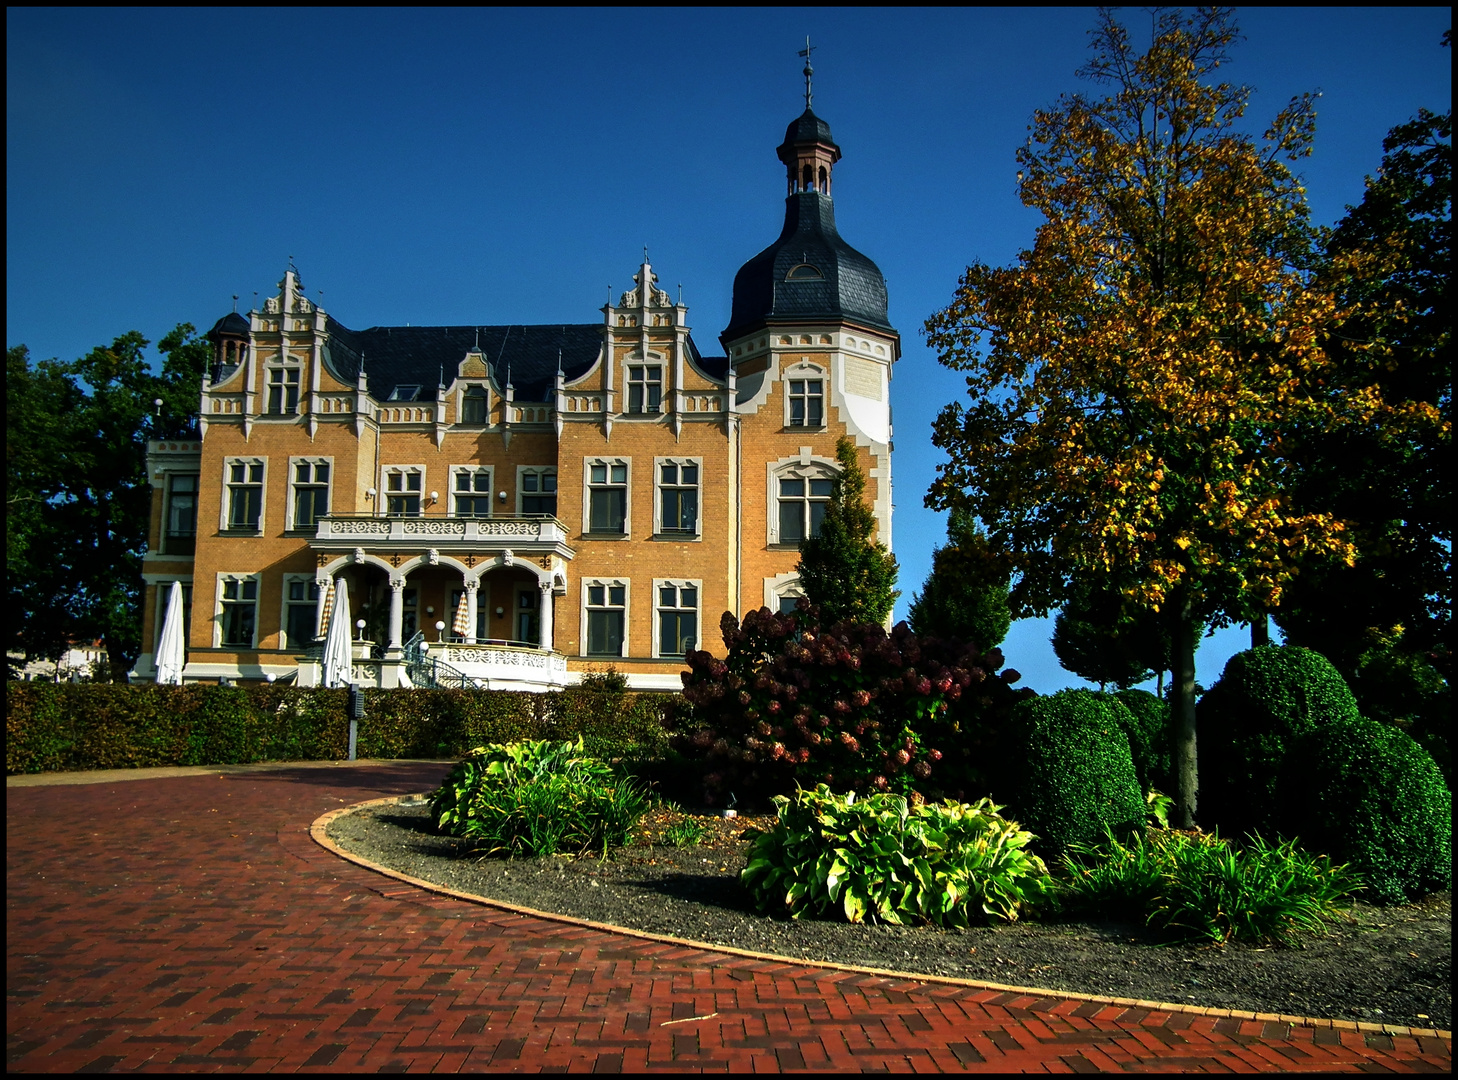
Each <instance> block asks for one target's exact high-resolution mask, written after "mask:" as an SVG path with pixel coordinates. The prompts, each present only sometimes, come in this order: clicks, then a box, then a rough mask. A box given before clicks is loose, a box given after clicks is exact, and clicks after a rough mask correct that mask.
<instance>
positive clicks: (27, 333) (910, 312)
mask: <svg viewBox="0 0 1458 1080" xmlns="http://www.w3.org/2000/svg"><path fill="white" fill-rule="evenodd" d="M1124 17H1125V18H1126V19H1127V20H1128V22H1129V24H1130V26H1131V28H1133V29H1134V30H1135V31H1136V34H1137V33H1138V31H1139V30H1141V29H1144V28H1146V27H1147V25H1148V16H1147V15H1146V14H1145V13H1144V12H1143V11H1141V10H1138V9H1128V10H1126V11H1125V13H1124ZM1238 19H1239V22H1240V25H1241V29H1242V31H1243V32H1244V34H1245V35H1246V38H1247V40H1246V42H1245V43H1244V44H1242V45H1240V46H1238V47H1237V48H1236V49H1235V51H1234V52H1233V54H1232V60H1233V62H1232V63H1231V64H1230V65H1229V66H1228V67H1227V68H1225V69H1224V72H1225V73H1226V78H1227V79H1229V80H1230V81H1232V82H1241V83H1245V84H1247V85H1249V86H1251V87H1253V88H1254V89H1255V90H1256V93H1255V95H1254V99H1253V105H1252V109H1251V112H1250V114H1249V115H1250V119H1251V123H1252V127H1253V128H1254V129H1255V130H1259V129H1260V127H1261V126H1263V124H1264V122H1265V121H1266V120H1268V119H1269V118H1270V117H1271V116H1273V115H1274V114H1275V113H1276V112H1277V111H1278V110H1279V109H1280V107H1281V106H1282V105H1283V104H1284V103H1285V102H1286V101H1287V100H1288V99H1289V98H1290V97H1291V96H1292V95H1294V94H1296V93H1299V92H1302V91H1305V90H1321V91H1323V97H1322V99H1321V102H1320V112H1319V120H1318V130H1317V142H1316V151H1315V153H1314V155H1313V156H1312V157H1311V158H1310V159H1308V160H1307V162H1306V163H1305V164H1304V166H1303V172H1304V175H1305V177H1306V181H1307V187H1308V191H1309V194H1310V199H1311V205H1312V210H1313V216H1314V219H1315V220H1316V221H1318V222H1320V223H1325V224H1330V223H1333V222H1335V221H1336V220H1337V219H1338V218H1340V217H1341V215H1342V213H1343V210H1344V207H1345V206H1346V204H1349V203H1353V202H1356V201H1357V200H1358V199H1360V197H1361V193H1362V181H1363V177H1364V175H1366V174H1369V173H1372V172H1374V171H1375V169H1376V167H1377V164H1378V162H1379V160H1380V157H1381V142H1382V137H1383V135H1384V134H1385V133H1386V132H1387V130H1388V129H1389V128H1391V127H1392V126H1394V125H1396V124H1398V123H1401V122H1402V121H1404V120H1406V119H1408V118H1409V117H1410V116H1412V115H1413V114H1414V113H1415V112H1416V111H1417V109H1418V108H1419V107H1420V106H1426V107H1427V108H1431V109H1439V110H1441V109H1445V108H1448V107H1449V104H1450V101H1451V94H1452V76H1451V66H1450V65H1451V56H1450V54H1449V53H1448V52H1447V51H1446V50H1443V49H1441V48H1439V45H1438V42H1439V38H1440V36H1441V34H1442V31H1443V30H1444V29H1446V28H1447V27H1448V26H1449V23H1450V15H1449V9H1447V8H1422V9H1420V8H1381V9H1378V8H1326V9H1319V8H1257V9H1251V10H1247V11H1242V12H1240V13H1239V14H1238ZM1093 22H1094V14H1093V11H1092V10H1091V9H1083V8H1059V9H1036V8H1035V9H1017V10H1012V9H972V10H963V9H943V8H937V9H910V8H896V9H889V10H888V9H869V8H851V9H825V8H814V9H800V10H796V9H776V10H769V9H753V10H707V11H706V10H698V9H694V10H671V9H656V8H655V9H649V10H579V9H572V10H556V11H554V10H544V9H534V10H530V11H526V10H485V11H479V10H455V9H451V10H418V9H411V10H388V9H365V10H345V9H322V10H320V9H290V10H255V9H249V10H241V11H230V10H213V9H208V10H179V9H171V8H169V9H165V10H150V9H149V10H141V11H136V10H122V9H106V10H75V9H15V8H10V9H8V10H7V13H6V29H7V41H6V51H7V57H6V59H7V102H6V109H7V116H6V120H7V132H6V149H7V159H6V170H7V173H6V181H7V202H6V226H7V245H6V261H7V284H6V299H7V327H6V343H7V345H17V344H25V345H27V346H29V347H30V350H31V355H32V356H33V357H34V358H36V359H42V358H47V357H52V356H57V357H61V358H63V359H72V358H75V357H77V356H80V355H82V354H84V353H85V352H86V351H88V350H89V349H90V348H92V347H93V346H95V345H99V344H105V343H108V342H110V341H111V340H112V339H113V338H114V337H116V336H117V335H119V334H122V333H124V332H125V331H127V330H133V329H136V330H140V331H142V332H143V333H144V334H145V335H146V336H147V337H149V338H151V339H152V340H154V341H155V340H156V339H158V338H160V337H161V336H162V335H163V334H164V333H166V332H167V331H168V330H170V329H171V328H172V327H173V326H174V325H175V324H176V323H178V322H184V321H185V322H191V323H193V324H194V325H196V326H197V327H199V328H200V329H206V328H207V327H208V326H210V325H211V324H212V323H213V321H214V320H215V319H217V318H218V317H219V316H220V315H223V314H225V313H226V312H227V311H229V310H230V308H231V305H232V300H231V297H232V295H233V294H234V293H237V294H239V296H240V297H241V300H240V307H241V308H242V309H245V310H246V309H247V308H248V307H251V306H252V304H253V302H254V291H255V290H256V291H257V292H258V294H259V295H260V296H268V295H270V294H271V292H272V290H273V288H274V284H275V282H277V281H278V279H279V277H280V276H281V274H282V271H283V268H284V266H285V263H286V261H287V259H288V257H289V256H290V255H292V256H293V257H294V259H295V261H296V262H297V264H298V266H299V268H300V270H301V272H302V275H303V279H304V283H305V285H306V287H307V288H308V290H309V291H310V293H311V294H313V293H315V292H317V291H318V290H323V294H324V296H323V303H324V306H325V308H326V309H327V310H328V311H329V312H330V313H331V314H333V315H334V316H335V317H336V318H338V319H340V320H341V321H342V322H344V323H345V324H346V325H348V326H354V327H365V326H370V325H393V324H401V323H406V322H410V323H415V324H417V325H419V324H462V323H464V324H471V323H508V322H514V323H535V322H543V323H549V322H592V321H595V320H596V319H597V318H598V317H599V315H598V311H597V309H598V308H599V307H600V306H601V304H602V303H603V301H604V300H605V299H606V296H607V290H608V287H609V286H610V285H611V286H613V287H615V288H617V289H619V290H621V289H623V288H626V287H627V286H628V285H629V284H630V277H631V275H632V273H633V272H634V270H635V268H636V266H637V263H638V260H639V258H640V257H641V253H642V246H643V245H644V244H647V245H648V247H649V254H650V257H651V259H652V261H653V264H654V268H655V270H656V271H657V272H658V274H659V277H660V282H661V283H662V284H665V285H668V286H670V287H673V286H676V285H678V284H679V283H680V282H682V284H683V298H684V301H685V302H686V303H687V304H688V305H689V320H690V323H691V325H692V326H693V327H694V328H695V338H696V340H697V341H698V343H699V346H700V348H701V349H703V350H704V351H705V352H706V353H711V354H712V353H718V352H720V351H721V350H720V349H719V347H718V334H719V332H720V331H721V330H722V329H723V328H724V325H725V323H726V321H727V319H728V315H729V304H730V287H731V285H732V282H733V278H734V272H735V270H736V269H737V268H738V267H739V265H740V264H741V263H743V262H744V261H745V260H747V259H748V258H749V257H750V256H752V255H754V254H755V253H756V252H758V251H759V250H760V249H761V248H763V247H765V246H766V245H767V244H768V243H770V242H771V241H772V240H774V239H775V237H776V236H778V234H779V228H780V223H781V220H782V217H783V208H784V203H783V192H784V180H783V167H782V166H781V165H780V163H779V162H778V161H777V160H776V159H775V154H774V147H775V146H776V145H777V144H778V143H779V141H780V139H781V138H782V136H783V134H784V130H785V125H786V124H788V123H789V122H790V120H792V119H793V118H794V117H795V116H797V115H798V114H799V113H800V111H801V110H802V109H803V108H804V100H803V97H802V92H803V80H802V79H801V76H800V67H801V61H800V60H799V58H798V57H797V56H796V55H795V53H796V50H797V49H799V48H801V47H802V46H803V43H804V39H805V35H806V34H809V35H810V36H811V38H812V41H813V43H814V44H815V45H816V47H817V49H816V52H815V71H816V74H815V103H814V107H815V110H816V112H817V113H818V114H819V115H820V116H822V117H823V118H825V119H826V120H827V121H828V122H829V123H830V125H831V129H832V131H833V133H834V136H835V139H836V141H837V142H838V143H839V144H840V146H841V148H842V150H843V151H844V155H845V156H844V159H843V160H842V162H841V163H840V165H839V166H837V170H836V178H835V194H836V211H837V220H838V223H839V225H840V229H841V233H842V235H843V236H845V238H846V239H847V240H848V241H849V242H850V243H851V244H852V245H854V246H855V247H857V248H859V249H860V250H861V251H863V252H865V253H866V254H867V255H869V256H870V257H871V258H872V259H874V260H875V261H876V262H877V263H878V264H879V265H880V267H881V269H882V271H883V272H884V273H885V275H886V278H887V281H888V284H889V287H890V294H891V320H892V323H893V324H894V325H895V326H897V327H898V328H899V330H900V331H901V334H902V345H903V355H902V360H901V362H900V363H899V364H898V365H897V367H896V370H895V381H894V382H893V383H892V403H893V407H894V408H895V411H896V412H895V422H896V456H895V461H894V470H895V483H896V494H895V504H896V517H895V527H894V532H895V536H894V540H895V545H894V546H895V551H896V555H897V557H898V558H899V559H900V561H901V587H902V589H903V596H902V599H901V601H900V603H899V604H898V606H897V618H900V617H902V616H903V615H904V614H905V611H906V605H907V603H908V601H909V600H910V598H911V595H912V593H913V592H914V591H915V590H916V589H918V588H919V587H920V585H921V583H922V581H923V580H924V578H925V576H926V574H927V571H928V570H929V568H930V563H931V551H932V548H933V546H934V545H935V544H937V543H940V542H941V541H942V540H943V538H944V523H943V520H942V519H941V517H940V515H936V514H933V513H932V512H930V511H928V510H925V509H924V508H923V507H922V504H921V503H922V497H923V495H924V494H925V493H926V489H927V486H928V485H929V484H930V482H931V480H932V479H933V477H934V474H935V467H936V463H937V461H938V460H939V456H938V455H939V451H936V450H935V449H934V448H933V447H932V446H931V445H930V442H929V425H930V423H931V421H932V418H933V417H934V416H935V415H936V412H937V411H938V410H939V409H940V407H941V406H942V405H944V404H946V403H947V402H948V401H951V400H953V399H954V398H955V397H957V396H958V395H959V394H960V393H962V392H963V385H962V380H961V379H960V377H958V376H957V375H956V374H954V373H952V372H948V371H946V370H944V369H942V368H940V367H939V366H938V364H937V363H936V358H935V356H934V355H933V354H932V353H931V352H930V351H929V350H928V349H927V348H926V346H925V344H924V341H923V339H922V336H921V333H920V328H921V325H922V323H923V321H924V320H925V319H926V317H927V316H928V315H930V314H931V313H932V312H933V311H935V310H936V309H938V308H940V307H942V306H945V304H946V303H947V302H948V301H949V300H950V298H951V294H952V290H953V288H954V287H955V284H956V281H957V277H958V275H959V274H960V273H961V271H962V270H963V269H964V268H965V266H966V264H967V263H968V262H969V261H972V260H980V261H983V262H988V263H992V264H1003V263H1007V262H1010V261H1011V260H1012V259H1014V258H1015V256H1016V253H1017V252H1018V251H1019V250H1020V249H1021V248H1023V247H1025V246H1027V245H1028V244H1029V243H1030V242H1031V239H1032V235H1033V229H1034V228H1035V226H1036V225H1037V217H1036V215H1035V214H1034V213H1033V212H1032V211H1029V210H1027V209H1026V208H1024V207H1022V206H1021V205H1020V204H1019V203H1018V201H1017V197H1016V193H1015V187H1014V185H1015V174H1016V171H1017V167H1016V165H1015V163H1014V159H1013V154H1014V151H1015V150H1016V148H1017V147H1018V146H1019V145H1020V144H1021V143H1022V142H1023V140H1024V139H1025V138H1026V135H1027V130H1026V129H1027V124H1028V121H1029V118H1030V116H1031V114H1032V111H1033V110H1034V109H1035V108H1039V107H1044V106H1049V105H1052V104H1053V103H1054V102H1055V101H1056V99H1057V97H1058V95H1059V94H1060V93H1063V92H1065V91H1071V90H1076V89H1080V88H1089V89H1091V88H1092V87H1091V86H1090V84H1085V83H1082V82H1080V81H1079V80H1078V79H1077V78H1076V77H1075V74H1074V72H1075V71H1076V70H1077V69H1078V68H1079V67H1080V66H1081V65H1082V64H1083V63H1084V62H1085V59H1086V57H1087V55H1088V53H1087V48H1088V37H1087V34H1088V30H1089V29H1090V28H1091V27H1092V25H1093ZM1136 40H1139V38H1137V37H1136ZM1050 631H1051V620H1028V621H1026V622H1024V623H1020V624H1017V625H1015V626H1014V629H1013V632H1012V633H1011V634H1010V635H1009V637H1008V640H1007V642H1006V643H1005V644H1004V651H1005V652H1006V653H1007V656H1008V659H1009V662H1010V663H1011V664H1012V665H1014V666H1016V667H1018V668H1019V669H1020V670H1021V671H1023V673H1024V676H1025V684H1026V685H1030V686H1032V687H1034V688H1035V689H1037V690H1040V691H1044V692H1047V691H1051V690H1055V689H1057V688H1059V687H1060V686H1064V685H1082V683H1081V681H1080V680H1079V679H1077V678H1076V677H1075V676H1072V675H1069V674H1068V673H1066V672H1064V671H1062V670H1061V669H1060V668H1059V666H1058V663H1057V660H1056V658H1055V657H1054V656H1053V652H1052V649H1051V648H1050V647H1049V646H1048V643H1047V638H1048V634H1049V633H1050ZM1248 640H1249V638H1248V635H1247V633H1246V632H1245V631H1243V630H1234V631H1228V632H1224V633H1221V634H1217V635H1216V636H1214V637H1213V638H1210V639H1207V640H1206V641H1205V642H1204V643H1203V645H1202V647H1201V650H1200V652H1199V654H1198V657H1197V660H1198V668H1199V679H1200V681H1201V682H1203V683H1205V684H1206V685H1209V684H1210V683H1212V682H1214V680H1215V679H1216V678H1217V677H1218V675H1219V672H1220V670H1221V668H1222V667H1223V666H1224V662H1225V660H1226V659H1227V658H1228V657H1229V656H1230V655H1231V654H1232V653H1233V652H1235V651H1237V650H1238V649H1240V648H1242V647H1244V645H1245V644H1247V643H1248Z"/></svg>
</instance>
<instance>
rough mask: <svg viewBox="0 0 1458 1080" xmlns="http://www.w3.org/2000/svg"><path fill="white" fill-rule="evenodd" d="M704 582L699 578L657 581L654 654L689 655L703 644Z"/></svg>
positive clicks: (655, 591)
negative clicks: (701, 636)
mask: <svg viewBox="0 0 1458 1080" xmlns="http://www.w3.org/2000/svg"><path fill="white" fill-rule="evenodd" d="M702 585H703V583H702V582H699V581H673V580H668V579H662V578H660V579H655V580H654V582H653V604H654V624H655V625H654V653H653V655H654V656H668V657H673V656H685V655H687V654H688V653H689V652H691V651H692V650H694V649H697V648H698V647H699V597H700V596H701V595H702V592H703V588H702Z"/></svg>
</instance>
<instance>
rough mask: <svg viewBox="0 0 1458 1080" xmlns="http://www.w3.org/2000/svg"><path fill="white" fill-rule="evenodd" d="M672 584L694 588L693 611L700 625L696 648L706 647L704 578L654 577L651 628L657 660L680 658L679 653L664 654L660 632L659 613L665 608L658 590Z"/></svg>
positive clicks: (678, 586)
mask: <svg viewBox="0 0 1458 1080" xmlns="http://www.w3.org/2000/svg"><path fill="white" fill-rule="evenodd" d="M670 585H671V586H673V587H674V588H675V589H685V588H687V589H693V590H694V597H695V604H694V608H693V612H694V621H695V623H696V625H697V626H698V636H697V637H696V638H695V639H694V648H695V649H702V648H703V647H704V582H703V579H702V578H654V579H653V598H652V605H651V606H652V608H653V625H652V626H651V627H650V628H649V629H650V633H651V637H652V644H653V658H654V659H655V660H657V659H659V658H663V659H669V660H677V659H678V656H677V654H669V655H668V656H664V653H663V642H662V641H661V640H660V638H659V634H660V623H659V619H658V615H659V613H660V612H661V611H663V610H664V609H663V608H661V607H660V606H659V604H658V600H659V595H658V590H659V589H662V588H667V587H668V586H670ZM669 610H671V611H687V610H689V609H688V608H683V607H674V608H670V609H669Z"/></svg>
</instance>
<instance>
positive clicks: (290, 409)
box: [267, 367, 299, 416]
mask: <svg viewBox="0 0 1458 1080" xmlns="http://www.w3.org/2000/svg"><path fill="white" fill-rule="evenodd" d="M267 371H268V413H269V415H270V416H293V415H294V414H295V413H296V412H298V411H299V369H298V368H296V367H270V368H268V369H267Z"/></svg>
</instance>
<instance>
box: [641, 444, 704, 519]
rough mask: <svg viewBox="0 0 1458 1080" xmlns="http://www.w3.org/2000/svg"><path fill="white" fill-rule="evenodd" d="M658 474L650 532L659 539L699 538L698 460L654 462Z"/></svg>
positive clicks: (658, 459)
mask: <svg viewBox="0 0 1458 1080" xmlns="http://www.w3.org/2000/svg"><path fill="white" fill-rule="evenodd" d="M653 469H654V472H656V473H657V474H658V502H657V505H656V506H655V507H654V509H655V511H656V513H655V518H654V523H653V524H654V526H655V527H654V532H656V533H658V534H660V535H663V536H681V537H687V536H697V535H698V534H699V506H700V505H701V503H702V500H701V499H700V498H699V482H700V478H701V477H702V476H703V471H704V470H703V460H702V459H701V458H655V459H654V462H653Z"/></svg>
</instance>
